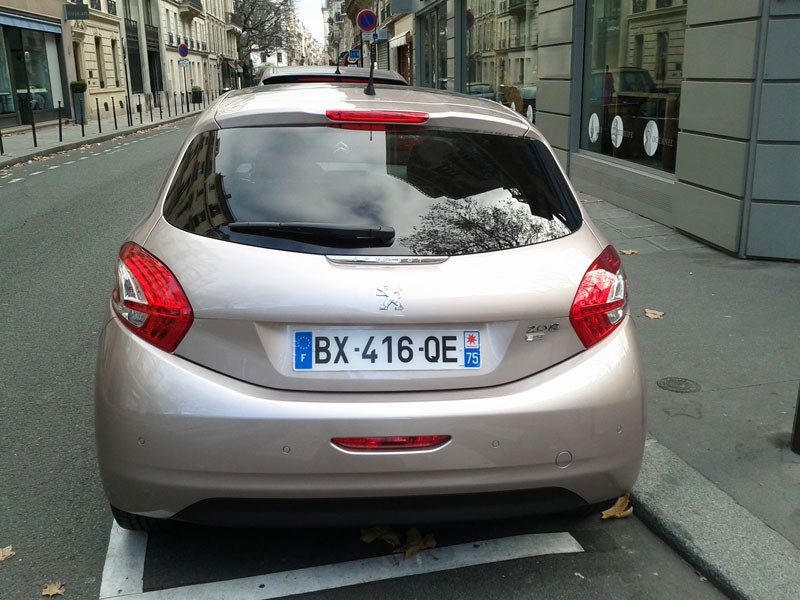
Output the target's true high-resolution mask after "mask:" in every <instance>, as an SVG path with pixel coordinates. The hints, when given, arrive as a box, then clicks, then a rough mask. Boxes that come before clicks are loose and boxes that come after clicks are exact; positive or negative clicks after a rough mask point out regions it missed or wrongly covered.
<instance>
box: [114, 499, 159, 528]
mask: <svg viewBox="0 0 800 600" xmlns="http://www.w3.org/2000/svg"><path fill="white" fill-rule="evenodd" d="M111 514H112V515H114V520H115V521H116V522H117V525H119V526H120V527H122V528H123V529H127V530H129V531H146V532H148V533H151V532H154V531H164V530H166V529H167V528H168V527H169V524H170V522H169V521H167V520H165V519H154V518H153V517H145V516H143V515H135V514H133V513H129V512H126V511H124V510H122V509H120V508H117V507H116V506H113V505H111Z"/></svg>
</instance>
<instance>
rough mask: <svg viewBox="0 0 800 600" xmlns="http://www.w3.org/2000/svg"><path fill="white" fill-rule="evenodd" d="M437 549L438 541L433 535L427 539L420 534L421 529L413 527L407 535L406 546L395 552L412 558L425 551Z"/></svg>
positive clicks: (427, 536) (430, 534)
mask: <svg viewBox="0 0 800 600" xmlns="http://www.w3.org/2000/svg"><path fill="white" fill-rule="evenodd" d="M432 548H436V539H435V538H434V537H433V534H432V533H429V534H428V535H426V536H425V537H422V534H421V533H420V532H419V529H417V528H416V527H412V528H411V529H409V530H408V533H406V543H405V545H404V546H402V547H400V548H398V549H397V550H395V552H402V553H403V555H404V557H405V558H411V557H412V556H414V555H415V554H417V553H419V552H422V551H423V550H430V549H432Z"/></svg>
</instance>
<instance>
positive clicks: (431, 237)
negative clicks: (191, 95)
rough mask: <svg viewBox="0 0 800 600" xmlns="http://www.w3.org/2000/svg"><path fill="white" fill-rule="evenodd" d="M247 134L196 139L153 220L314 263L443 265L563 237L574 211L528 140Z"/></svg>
mask: <svg viewBox="0 0 800 600" xmlns="http://www.w3.org/2000/svg"><path fill="white" fill-rule="evenodd" d="M377 129H378V130H376V128H374V127H373V128H370V129H369V130H367V129H364V128H337V127H253V128H240V129H224V130H219V131H213V132H207V133H203V134H201V135H199V136H198V137H196V138H195V139H194V140H193V141H192V143H191V144H190V146H189V147H188V150H187V151H186V153H185V155H184V157H183V160H182V162H181V164H180V167H179V169H178V172H177V174H176V176H175V179H174V180H173V182H172V185H171V187H170V189H169V191H168V194H167V198H166V201H165V205H164V216H165V218H166V219H167V221H168V222H169V223H171V224H172V225H174V226H175V227H178V228H180V229H183V230H185V231H188V232H191V233H194V234H197V235H203V236H208V237H213V238H216V239H220V240H226V241H229V242H233V243H240V244H248V245H255V246H262V247H266V248H275V249H282V250H290V251H295V252H306V253H315V254H348V255H387V256H408V255H418V256H453V255H462V254H476V253H481V252H492V251H496V250H506V249H510V248H516V247H519V246H526V245H530V244H537V243H540V242H546V241H549V240H553V239H557V238H560V237H563V236H565V235H568V234H570V233H571V232H573V231H574V230H575V229H577V228H578V227H579V226H580V212H579V210H578V208H577V206H576V205H575V200H574V199H573V197H572V195H571V194H570V192H569V190H568V188H567V187H566V183H565V182H564V180H563V176H562V175H561V173H560V171H559V170H558V168H557V166H556V165H555V162H554V159H553V157H552V155H551V153H550V152H549V150H548V149H547V148H546V147H545V146H544V144H542V143H541V142H538V141H533V140H529V139H525V138H521V137H510V136H500V135H489V134H481V133H475V132H465V131H453V130H437V129H424V128H419V129H413V128H409V127H398V128H394V129H393V128H377Z"/></svg>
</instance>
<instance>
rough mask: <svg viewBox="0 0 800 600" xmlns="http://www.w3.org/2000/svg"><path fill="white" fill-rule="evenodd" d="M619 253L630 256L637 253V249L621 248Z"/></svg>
mask: <svg viewBox="0 0 800 600" xmlns="http://www.w3.org/2000/svg"><path fill="white" fill-rule="evenodd" d="M620 253H621V254H624V255H625V256H630V255H632V254H639V251H638V250H621V251H620Z"/></svg>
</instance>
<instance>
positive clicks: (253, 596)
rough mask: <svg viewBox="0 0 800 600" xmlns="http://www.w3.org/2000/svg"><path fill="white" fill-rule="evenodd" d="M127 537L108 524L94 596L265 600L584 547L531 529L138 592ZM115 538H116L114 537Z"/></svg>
mask: <svg viewBox="0 0 800 600" xmlns="http://www.w3.org/2000/svg"><path fill="white" fill-rule="evenodd" d="M132 535H133V536H135V535H137V534H132V533H131V532H129V531H124V530H122V529H120V528H119V527H117V525H116V524H114V527H113V528H112V530H111V540H110V541H109V549H108V555H107V557H106V567H105V569H104V570H103V581H102V584H101V588H100V600H111V599H114V598H123V597H124V598H125V600H196V599H197V598H225V600H268V599H271V598H283V597H284V596H292V595H295V594H307V593H311V592H318V591H322V590H330V589H335V588H340V587H344V586H349V585H357V584H361V583H369V582H373V581H384V580H387V579H395V578H398V577H409V576H412V575H423V574H426V573H435V572H438V571H449V570H451V569H460V568H463V567H471V566H476V565H483V564H489V563H495V562H502V561H506V560H514V559H517V558H530V557H532V556H543V555H548V554H565V553H572V552H583V551H584V550H583V547H582V546H581V545H580V544H579V543H578V542H577V540H576V539H575V538H573V537H572V536H571V535H570V534H569V533H566V532H563V533H535V534H528V535H519V536H513V537H507V538H500V539H495V540H486V541H480V542H470V543H467V544H460V545H458V546H445V547H442V548H435V549H433V550H427V551H425V552H421V553H419V554H417V555H415V556H413V557H411V558H409V559H407V560H406V559H404V558H403V556H402V555H399V554H392V555H388V556H380V557H377V558H367V559H363V560H354V561H350V562H344V563H339V564H332V565H322V566H319V567H309V568H305V569H297V570H294V571H284V572H283V573H272V574H269V575H256V576H253V577H243V578H241V579H231V580H228V581H219V582H215V583H203V584H198V585H187V586H182V587H177V588H171V589H165V590H155V591H151V592H142V581H143V574H144V552H145V547H146V538H145V541H144V542H142V541H141V538H131V537H129V536H132ZM120 536H122V542H120V540H119V539H115V538H119V537H120ZM126 548H127V550H126ZM125 552H131V553H132V555H131V556H127V555H126V554H125ZM109 562H110V563H111V564H109Z"/></svg>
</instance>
